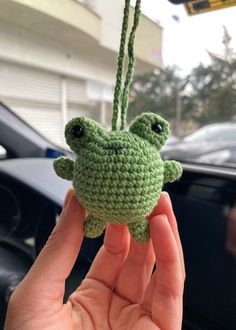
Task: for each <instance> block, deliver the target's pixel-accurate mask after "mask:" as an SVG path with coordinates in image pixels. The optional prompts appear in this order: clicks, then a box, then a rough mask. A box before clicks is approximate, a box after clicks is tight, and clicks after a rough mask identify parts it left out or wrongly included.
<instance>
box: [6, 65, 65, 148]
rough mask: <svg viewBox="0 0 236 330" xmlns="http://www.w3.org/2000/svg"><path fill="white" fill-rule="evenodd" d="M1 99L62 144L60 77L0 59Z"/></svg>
mask: <svg viewBox="0 0 236 330" xmlns="http://www.w3.org/2000/svg"><path fill="white" fill-rule="evenodd" d="M0 77H1V79H0V98H1V100H2V101H3V102H4V103H6V104H7V105H8V106H9V107H10V108H11V109H12V110H13V111H15V112H16V113H17V114H18V115H19V116H20V117H22V118H23V119H24V120H25V121H27V122H28V123H29V124H30V125H31V126H33V127H34V128H36V129H37V130H38V131H40V132H41V133H42V134H43V135H44V136H45V137H47V138H48V139H50V140H51V141H53V142H56V143H59V144H60V143H61V140H62V137H61V125H62V124H61V111H60V77H59V75H54V74H51V73H47V72H44V71H41V70H37V69H35V68H31V67H26V66H22V65H17V64H13V63H8V62H2V61H0Z"/></svg>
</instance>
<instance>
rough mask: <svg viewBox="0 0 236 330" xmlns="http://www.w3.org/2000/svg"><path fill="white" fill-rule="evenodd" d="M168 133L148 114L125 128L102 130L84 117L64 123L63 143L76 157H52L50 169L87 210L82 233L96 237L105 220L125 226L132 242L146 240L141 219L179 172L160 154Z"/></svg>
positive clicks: (145, 227)
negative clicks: (66, 183)
mask: <svg viewBox="0 0 236 330" xmlns="http://www.w3.org/2000/svg"><path fill="white" fill-rule="evenodd" d="M168 135H169V124H168V122H167V121H165V120H164V119H163V118H162V117H161V116H158V115H156V114H153V113H144V114H142V115H141V116H139V117H137V118H136V119H135V120H134V121H133V123H132V124H131V126H130V128H129V131H111V132H108V131H106V130H104V129H103V128H102V126H100V125H99V124H98V123H96V122H95V121H93V120H91V119H88V118H85V117H78V118H74V119H72V120H71V121H70V122H69V123H68V124H67V126H66V129H65V136H66V141H67V143H68V145H69V146H70V148H71V149H72V150H73V151H74V152H75V153H76V155H77V158H76V160H75V161H73V160H71V159H69V158H66V157H61V158H59V159H56V160H55V161H54V168H55V171H56V173H57V175H59V176H60V177H61V178H63V179H67V180H72V181H73V187H74V189H75V193H76V196H77V198H78V199H79V201H80V202H81V204H82V205H83V206H84V207H85V208H86V210H87V211H88V216H87V218H86V221H85V225H84V233H85V236H86V237H90V238H94V237H97V236H99V235H100V234H101V233H102V232H103V230H104V228H105V226H106V223H107V222H108V223H123V224H127V225H128V228H129V231H130V233H131V236H132V237H133V238H134V239H135V240H136V241H138V242H141V243H145V242H147V241H148V240H149V222H148V220H147V219H146V217H147V216H148V215H149V214H150V212H151V211H152V209H153V208H154V206H155V205H156V203H157V201H158V199H159V196H160V192H161V190H162V186H163V184H164V183H166V182H172V181H175V180H176V179H178V178H179V177H180V176H181V174H182V168H181V165H180V163H178V162H176V161H173V160H168V161H163V160H162V158H161V156H160V153H159V152H160V149H161V147H162V146H163V145H164V144H165V142H166V140H167V138H168Z"/></svg>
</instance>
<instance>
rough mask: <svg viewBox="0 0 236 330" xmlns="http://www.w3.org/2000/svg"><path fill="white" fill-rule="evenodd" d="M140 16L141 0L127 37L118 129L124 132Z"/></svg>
mask: <svg viewBox="0 0 236 330" xmlns="http://www.w3.org/2000/svg"><path fill="white" fill-rule="evenodd" d="M140 15H141V0H137V1H136V5H135V11H134V23H133V27H132V30H131V33H130V36H129V43H128V57H129V64H128V70H127V74H126V80H125V84H124V89H123V93H122V100H121V128H120V129H121V130H124V129H125V127H126V117H127V109H128V102H129V88H130V84H131V81H132V79H133V73H134V66H135V55H134V41H135V33H136V30H137V27H138V24H139V18H140Z"/></svg>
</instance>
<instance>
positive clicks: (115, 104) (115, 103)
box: [112, 0, 130, 131]
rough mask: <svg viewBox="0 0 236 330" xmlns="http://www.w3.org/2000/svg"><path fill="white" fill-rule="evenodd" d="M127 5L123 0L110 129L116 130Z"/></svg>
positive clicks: (128, 0) (128, 1) (127, 19)
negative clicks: (123, 6)
mask: <svg viewBox="0 0 236 330" xmlns="http://www.w3.org/2000/svg"><path fill="white" fill-rule="evenodd" d="M129 7H130V0H125V8H124V14H123V23H122V30H121V39H120V50H119V56H118V63H117V73H116V85H115V92H114V99H113V115H112V131H117V121H118V115H119V107H120V97H121V86H122V75H123V70H124V60H125V42H126V35H127V30H128V24H129Z"/></svg>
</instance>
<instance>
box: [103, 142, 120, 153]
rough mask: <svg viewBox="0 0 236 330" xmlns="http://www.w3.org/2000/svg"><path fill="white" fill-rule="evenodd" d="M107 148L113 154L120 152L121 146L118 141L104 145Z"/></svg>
mask: <svg viewBox="0 0 236 330" xmlns="http://www.w3.org/2000/svg"><path fill="white" fill-rule="evenodd" d="M106 149H107V150H110V151H111V152H112V153H114V154H115V155H119V154H121V152H122V150H123V147H122V146H121V145H119V144H118V143H111V144H108V145H107V146H106Z"/></svg>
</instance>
